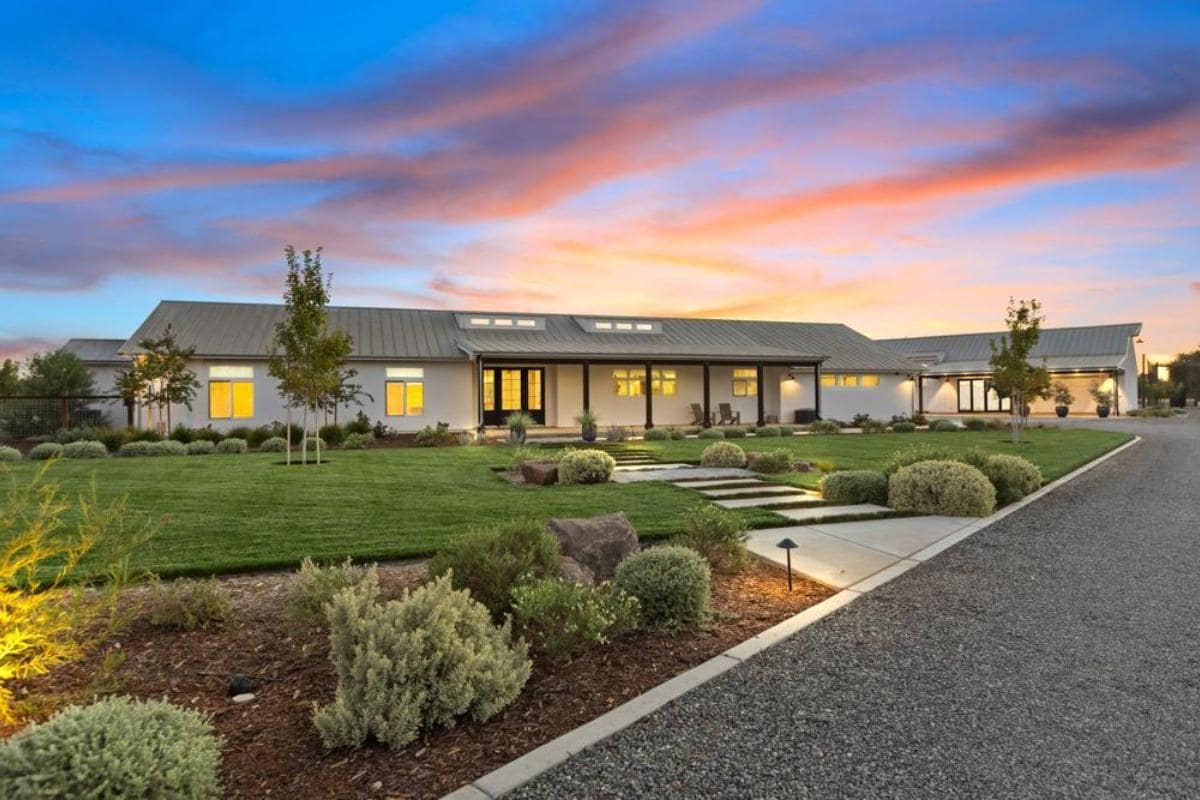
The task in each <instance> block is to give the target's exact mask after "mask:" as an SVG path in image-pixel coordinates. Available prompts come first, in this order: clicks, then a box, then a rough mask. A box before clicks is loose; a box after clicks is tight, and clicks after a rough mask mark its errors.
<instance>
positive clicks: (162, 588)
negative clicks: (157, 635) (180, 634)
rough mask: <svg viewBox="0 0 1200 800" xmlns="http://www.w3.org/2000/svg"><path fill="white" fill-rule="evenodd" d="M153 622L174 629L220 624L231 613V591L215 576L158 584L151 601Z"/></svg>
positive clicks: (152, 591)
mask: <svg viewBox="0 0 1200 800" xmlns="http://www.w3.org/2000/svg"><path fill="white" fill-rule="evenodd" d="M148 605H149V608H150V624H151V625H153V626H154V627H156V628H166V629H167V630H173V631H194V630H197V629H199V628H208V627H211V626H216V625H220V624H221V623H223V622H225V621H226V620H227V619H229V617H230V616H231V615H232V609H231V607H230V604H229V594H228V592H226V591H225V589H224V588H223V587H222V586H221V584H220V582H219V581H218V580H217V579H216V578H209V579H208V580H202V581H201V580H192V579H191V578H179V579H178V580H174V581H170V582H169V583H157V584H155V585H154V586H153V587H152V588H151V590H150V596H149V600H148Z"/></svg>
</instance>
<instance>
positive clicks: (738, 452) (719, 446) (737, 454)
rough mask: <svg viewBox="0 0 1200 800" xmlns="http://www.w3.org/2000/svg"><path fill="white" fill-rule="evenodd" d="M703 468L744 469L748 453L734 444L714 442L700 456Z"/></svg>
mask: <svg viewBox="0 0 1200 800" xmlns="http://www.w3.org/2000/svg"><path fill="white" fill-rule="evenodd" d="M700 466H702V467H744V466H746V451H745V450H743V449H742V448H740V447H738V446H737V445H736V444H734V443H733V442H714V443H713V444H710V445H709V446H708V447H706V448H704V452H703V453H701V454H700Z"/></svg>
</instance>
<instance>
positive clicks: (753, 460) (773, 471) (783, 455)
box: [746, 447, 793, 475]
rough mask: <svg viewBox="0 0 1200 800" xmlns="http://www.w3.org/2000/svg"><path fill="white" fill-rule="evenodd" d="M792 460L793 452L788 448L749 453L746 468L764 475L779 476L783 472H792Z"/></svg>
mask: <svg viewBox="0 0 1200 800" xmlns="http://www.w3.org/2000/svg"><path fill="white" fill-rule="evenodd" d="M792 458H793V454H792V451H791V450H788V449H787V448H786V447H776V448H775V449H774V450H765V451H763V452H761V453H747V454H746V466H747V467H749V468H750V469H752V470H754V471H755V472H761V473H763V474H764V475H778V474H779V473H781V472H791V471H792Z"/></svg>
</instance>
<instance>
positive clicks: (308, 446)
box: [304, 436, 329, 453]
mask: <svg viewBox="0 0 1200 800" xmlns="http://www.w3.org/2000/svg"><path fill="white" fill-rule="evenodd" d="M317 442H320V443H321V450H322V451H324V450H328V449H329V442H327V441H325V440H324V439H323V438H322V437H320V436H310V437H308V441H307V442H305V443H304V449H305V450H307V451H308V452H310V453H313V452H316V449H317Z"/></svg>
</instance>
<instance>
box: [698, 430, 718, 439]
mask: <svg viewBox="0 0 1200 800" xmlns="http://www.w3.org/2000/svg"><path fill="white" fill-rule="evenodd" d="M696 438H697V439H724V438H725V431H723V430H721V429H720V428H704V429H702V430H701V431H700V432H699V433H697V434H696Z"/></svg>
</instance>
